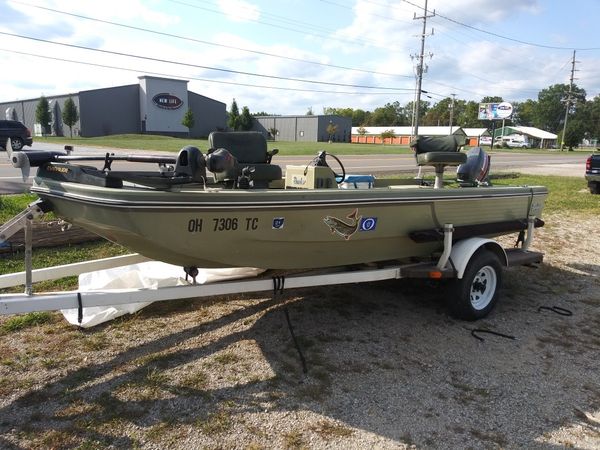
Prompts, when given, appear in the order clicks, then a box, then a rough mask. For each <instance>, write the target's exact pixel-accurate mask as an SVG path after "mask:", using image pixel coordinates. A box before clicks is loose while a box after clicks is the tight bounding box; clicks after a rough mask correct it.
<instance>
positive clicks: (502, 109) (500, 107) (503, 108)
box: [477, 102, 513, 120]
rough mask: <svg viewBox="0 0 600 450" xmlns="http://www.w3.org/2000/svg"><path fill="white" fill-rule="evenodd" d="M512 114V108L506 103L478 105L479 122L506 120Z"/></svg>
mask: <svg viewBox="0 0 600 450" xmlns="http://www.w3.org/2000/svg"><path fill="white" fill-rule="evenodd" d="M512 113H513V107H512V105H511V104H510V103H508V102H502V103H480V104H479V113H478V114H477V118H478V119H479V120H502V119H508V118H509V117H510V116H511V115H512Z"/></svg>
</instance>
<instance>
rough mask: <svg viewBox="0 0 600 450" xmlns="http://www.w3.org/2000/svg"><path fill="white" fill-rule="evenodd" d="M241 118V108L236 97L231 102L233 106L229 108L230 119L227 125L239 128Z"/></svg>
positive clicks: (234, 128) (233, 128)
mask: <svg viewBox="0 0 600 450" xmlns="http://www.w3.org/2000/svg"><path fill="white" fill-rule="evenodd" d="M239 119H240V110H239V109H238V105H237V102H236V101H235V98H234V99H233V102H232V103H231V108H230V109H229V120H228V121H227V126H228V127H229V128H231V129H232V130H234V131H235V130H237V129H238V121H239Z"/></svg>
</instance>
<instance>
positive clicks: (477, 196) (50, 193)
mask: <svg viewBox="0 0 600 450" xmlns="http://www.w3.org/2000/svg"><path fill="white" fill-rule="evenodd" d="M70 184H73V185H75V184H76V183H70ZM79 186H80V185H79V184H77V187H79ZM512 188H518V189H519V191H518V192H510V189H512ZM534 188H543V186H509V187H502V188H501V189H502V191H501V192H497V191H495V192H490V191H487V190H488V189H490V188H474V189H477V190H478V191H477V192H472V191H471V192H464V191H463V194H461V195H451V194H445V195H443V196H440V195H438V191H437V190H436V191H435V193H434V190H433V189H432V190H431V192H427V191H422V192H427V194H428V195H426V196H419V197H414V196H394V197H392V198H356V197H353V198H349V199H331V198H328V199H314V198H313V199H301V200H294V199H286V200H285V203H282V201H281V199H276V200H271V201H253V202H249V201H223V200H220V201H210V202H207V201H198V200H196V201H175V202H174V201H156V200H154V201H139V200H138V201H131V200H127V199H114V198H107V197H106V196H105V197H100V196H94V195H89V194H88V195H85V194H78V193H73V192H65V191H57V190H54V189H52V188H50V187H42V186H39V185H37V186H36V185H34V186H32V188H31V192H32V193H35V194H38V195H41V196H46V197H52V198H59V199H67V200H71V201H75V202H82V203H88V204H90V203H91V204H95V205H100V206H110V207H114V208H133V209H151V208H166V209H257V208H265V207H268V208H270V209H286V208H306V207H311V206H312V207H332V206H340V207H343V206H348V205H351V206H352V205H357V206H358V205H362V206H364V205H394V204H403V203H410V204H419V203H431V202H447V201H457V200H484V199H490V198H515V197H528V198H532V197H533V196H544V195H547V190H540V191H536V190H534ZM376 189H377V188H376ZM376 189H368V190H367V189H365V190H364V191H365V192H367V191H370V193H371V194H375V193H376V192H377V191H376ZM381 189H382V190H381V191H379V192H392V190H389V191H388V190H386V189H384V188H381ZM461 189H464V188H461ZM479 189H481V190H482V191H479ZM492 189H493V188H492ZM544 189H545V188H544ZM232 191H233V190H231V191H230V190H225V189H224V190H222V191H218V192H216V191H212V192H208V194H210V193H212V194H216V195H220V194H222V193H227V192H232ZM348 191H350V192H355V193H356V192H357V191H361V190H348ZM373 191H375V192H373ZM485 191H487V192H485ZM152 192H160V193H163V192H164V191H152ZM167 192H168V191H167ZM203 192H204V191H198V193H199V194H201V195H206V194H204V193H203ZM254 192H256V191H254ZM260 192H268V191H267V190H261V191H260ZM280 192H284V190H281V191H280ZM309 192H315V191H313V190H310V191H305V192H304V193H305V194H306V193H309ZM402 192H403V193H404V192H406V191H405V190H403V191H402ZM446 192H447V191H446ZM177 193H178V192H173V194H177ZM237 193H239V191H238V192H237ZM393 193H394V194H396V193H397V192H393ZM186 194H187V195H194V194H192V193H186ZM296 195H300V194H296ZM344 195H350V194H344ZM361 195H363V196H365V195H366V194H361Z"/></svg>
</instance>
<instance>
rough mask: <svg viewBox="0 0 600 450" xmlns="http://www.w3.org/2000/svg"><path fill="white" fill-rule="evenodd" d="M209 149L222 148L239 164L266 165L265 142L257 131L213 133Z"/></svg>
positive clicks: (210, 137) (209, 137)
mask: <svg viewBox="0 0 600 450" xmlns="http://www.w3.org/2000/svg"><path fill="white" fill-rule="evenodd" d="M208 146H209V148H214V149H215V150H216V149H218V148H224V149H225V150H227V151H228V152H229V153H231V154H232V155H233V156H235V158H236V159H237V160H238V162H240V163H242V164H243V163H267V162H268V157H269V155H268V152H267V140H266V139H265V137H264V136H263V135H262V133H259V132H258V131H213V132H212V133H210V135H209V136H208Z"/></svg>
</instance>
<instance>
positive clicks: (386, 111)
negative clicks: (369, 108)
mask: <svg viewBox="0 0 600 450" xmlns="http://www.w3.org/2000/svg"><path fill="white" fill-rule="evenodd" d="M405 111H406V109H405V108H404V107H403V106H400V103H399V102H397V101H396V102H394V103H386V104H385V105H384V106H382V107H380V108H375V110H374V111H373V112H372V113H371V115H370V117H369V123H368V125H372V126H380V127H381V126H401V125H406V124H408V118H407V116H406V114H405Z"/></svg>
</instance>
